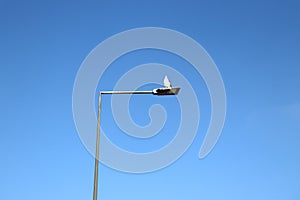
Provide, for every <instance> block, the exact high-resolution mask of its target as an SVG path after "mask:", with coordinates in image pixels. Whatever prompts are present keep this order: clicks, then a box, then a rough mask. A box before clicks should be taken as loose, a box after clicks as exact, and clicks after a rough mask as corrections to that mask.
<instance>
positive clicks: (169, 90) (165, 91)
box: [93, 76, 180, 200]
mask: <svg viewBox="0 0 300 200" xmlns="http://www.w3.org/2000/svg"><path fill="white" fill-rule="evenodd" d="M164 85H165V87H164V88H157V89H154V90H152V91H100V92H99V96H98V116H97V136H96V155H95V171H94V192H93V200H97V194H98V168H99V148H100V147H99V146H100V117H101V101H102V95H104V94H110V95H113V94H152V95H157V96H166V95H177V94H178V92H179V90H180V88H178V87H175V88H173V87H172V86H171V84H170V81H169V80H168V78H167V76H165V79H164Z"/></svg>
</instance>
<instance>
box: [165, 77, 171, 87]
mask: <svg viewBox="0 0 300 200" xmlns="http://www.w3.org/2000/svg"><path fill="white" fill-rule="evenodd" d="M164 86H165V87H166V88H172V85H171V83H170V81H169V79H168V77H167V75H166V76H165V79H164Z"/></svg>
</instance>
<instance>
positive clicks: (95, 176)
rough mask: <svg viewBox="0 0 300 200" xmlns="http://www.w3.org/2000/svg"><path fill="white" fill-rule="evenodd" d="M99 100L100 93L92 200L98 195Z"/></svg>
mask: <svg viewBox="0 0 300 200" xmlns="http://www.w3.org/2000/svg"><path fill="white" fill-rule="evenodd" d="M101 100H102V93H101V92H100V93H99V96H98V117H97V119H98V120H97V136H96V155H95V171H94V193H93V200H97V195H98V168H99V146H100V145H99V144H100V117H101Z"/></svg>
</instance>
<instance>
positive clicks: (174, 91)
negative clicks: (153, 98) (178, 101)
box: [152, 88, 180, 96]
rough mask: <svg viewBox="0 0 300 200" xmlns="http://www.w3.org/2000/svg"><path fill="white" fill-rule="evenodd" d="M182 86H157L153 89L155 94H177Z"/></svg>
mask: <svg viewBox="0 0 300 200" xmlns="http://www.w3.org/2000/svg"><path fill="white" fill-rule="evenodd" d="M179 90H180V88H157V89H154V90H153V91H152V94H153V95H157V96H165V95H177V94H178V92H179Z"/></svg>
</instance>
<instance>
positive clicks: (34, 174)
mask: <svg viewBox="0 0 300 200" xmlns="http://www.w3.org/2000/svg"><path fill="white" fill-rule="evenodd" d="M299 9H300V3H299V2H298V1H296V0H294V1H292V0H287V1H258V0H252V1H237V0H236V1H216V0H213V1H190V0H187V1H158V0H153V1H113V0H112V1H108V0H105V1H13V0H12V1H8V0H2V1H1V2H0V24H1V25H0V27H1V31H0V36H1V37H0V53H1V54H0V58H1V59H0V81H1V84H0V91H1V99H0V102H1V103H0V111H1V112H0V122H1V124H0V188H1V189H0V199H12V200H19V199H28V200H40V199H43V200H48V199H49V200H53V199H57V200H59V199H72V200H81V199H92V189H93V187H92V184H93V168H94V159H93V157H92V156H91V155H90V154H89V153H88V152H87V150H86V149H85V148H84V146H83V145H82V143H81V141H80V139H79V137H78V135H77V131H76V128H75V125H74V122H73V116H72V91H73V84H74V80H75V78H76V73H77V71H78V69H79V67H80V65H81V63H82V61H83V60H84V58H85V57H86V56H87V55H88V53H89V52H90V51H91V50H92V49H93V48H94V47H95V46H96V45H98V44H99V43H100V42H101V41H103V40H105V39H106V38H108V37H110V36H112V35H114V34H116V33H119V32H121V31H125V30H128V29H131V28H138V27H145V26H157V27H165V28H170V29H174V30H177V31H180V32H182V33H184V34H187V35H189V36H190V37H192V38H194V39H195V40H196V41H197V42H199V43H200V44H201V45H202V46H203V47H204V48H205V49H206V50H207V51H208V53H209V54H210V55H211V56H212V58H213V59H214V61H215V63H216V64H217V66H218V68H219V70H220V72H221V74H222V77H223V80H224V84H225V87H226V92H227V103H228V105H227V118H226V124H225V127H224V130H223V133H222V136H221V138H220V140H219V142H218V143H217V145H216V147H215V148H214V150H213V151H212V152H211V153H210V154H209V156H208V157H206V158H205V159H203V160H199V159H198V151H199V147H200V145H201V143H202V141H203V137H204V136H203V134H201V133H202V132H201V131H199V134H198V135H197V137H196V139H195V141H194V143H193V144H192V146H191V147H190V148H189V150H188V151H187V152H186V153H185V154H184V155H183V157H181V158H180V159H179V160H178V161H177V162H175V163H174V164H173V165H171V166H169V167H167V168H165V169H163V170H160V171H157V172H154V173H148V174H140V175H135V174H127V173H122V172H118V171H115V170H112V169H110V168H108V167H106V166H103V165H101V166H100V184H99V199H108V200H119V199H128V200H129V199H130V200H140V199H143V200H150V199H151V200H152V199H172V200H182V199H205V200H224V199H228V200H241V199H243V200H253V199H255V200H266V199H272V200H299V199H300V181H299V180H300V171H299V169H300V123H299V122H300V121H299V119H300V93H299V86H300V60H299V52H300V47H299V45H300V37H299V35H300V13H299ZM146 53H147V52H144V53H143V55H146ZM150 53H151V52H150ZM154 54H155V53H154ZM139 59H141V60H139V63H143V62H148V60H147V58H145V57H143V56H140V57H139ZM143 59H145V60H143ZM120 61H122V60H120ZM154 61H155V60H154ZM172 62H175V60H173V61H170V63H169V64H172ZM186 73H189V71H187V72H186ZM112 74H113V73H111V74H109V73H108V74H107V77H106V78H105V79H104V80H103V84H105V85H107V86H109V85H111V87H113V84H114V82H113V81H115V80H114V77H113V75H112ZM190 74H191V79H192V80H193V71H190ZM110 76H111V77H110ZM105 81H107V82H105ZM194 84H195V85H197V84H198V83H197V82H194ZM100 87H101V86H100ZM198 89H199V91H201V88H198ZM198 95H199V96H201V95H200V94H198ZM206 96H207V94H206ZM137 100H138V99H137ZM206 100H207V99H206ZM206 100H203V102H204V105H203V108H202V107H201V109H203V110H204V114H203V123H204V125H203V126H204V127H205V126H207V122H208V120H209V116H208V114H209V109H207V107H209V102H208V104H207V106H205V103H207V102H206ZM146 111H147V110H146ZM133 114H136V115H134V116H133V117H134V118H135V119H136V120H140V119H141V118H140V117H139V115H143V114H142V113H133ZM104 115H107V116H109V115H110V114H109V110H107V111H106V113H104ZM201 120H202V119H201ZM201 122H202V121H201ZM110 123H111V122H110V121H109V120H107V123H106V125H103V128H105V126H110V125H113V124H110ZM137 123H142V124H143V123H145V121H143V120H142V121H137ZM205 123H206V125H205ZM103 124H105V121H103ZM116 134H121V133H118V132H117V133H116ZM112 137H113V136H112ZM112 139H114V138H112ZM122 145H125V146H127V147H128V148H130V147H131V143H128V144H126V142H125V143H123V144H122ZM135 150H137V149H135Z"/></svg>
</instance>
